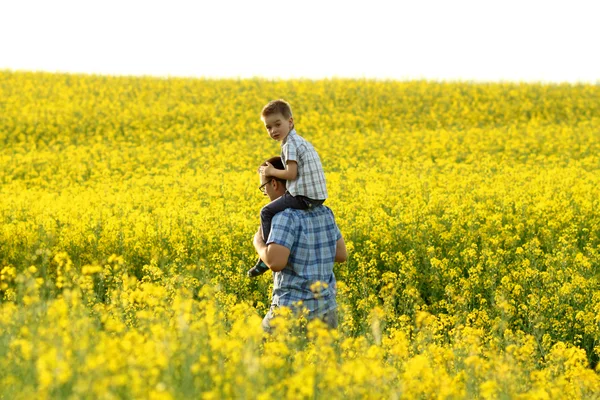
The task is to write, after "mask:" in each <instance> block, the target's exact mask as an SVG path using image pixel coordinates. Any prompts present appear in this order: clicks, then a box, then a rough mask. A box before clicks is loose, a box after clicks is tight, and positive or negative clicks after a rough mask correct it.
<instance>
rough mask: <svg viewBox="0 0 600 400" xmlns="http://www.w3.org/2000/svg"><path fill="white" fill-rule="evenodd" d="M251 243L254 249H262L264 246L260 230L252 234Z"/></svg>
mask: <svg viewBox="0 0 600 400" xmlns="http://www.w3.org/2000/svg"><path fill="white" fill-rule="evenodd" d="M252 243H253V244H254V247H255V248H256V249H257V250H258V249H259V248H262V247H263V246H266V244H265V241H264V240H263V238H262V233H261V229H259V230H258V231H257V232H256V233H255V234H254V239H253V240H252Z"/></svg>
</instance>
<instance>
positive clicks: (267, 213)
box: [260, 205, 275, 219]
mask: <svg viewBox="0 0 600 400" xmlns="http://www.w3.org/2000/svg"><path fill="white" fill-rule="evenodd" d="M273 215H275V213H273V211H271V209H270V208H269V206H268V205H267V206H264V207H263V208H261V209H260V217H261V218H262V219H267V218H270V217H273Z"/></svg>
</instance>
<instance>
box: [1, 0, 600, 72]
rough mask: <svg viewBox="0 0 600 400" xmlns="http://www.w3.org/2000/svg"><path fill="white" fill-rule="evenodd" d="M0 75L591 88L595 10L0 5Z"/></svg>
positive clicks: (430, 5)
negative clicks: (507, 83) (351, 79)
mask: <svg viewBox="0 0 600 400" xmlns="http://www.w3.org/2000/svg"><path fill="white" fill-rule="evenodd" d="M0 69H11V70H45V71H61V72H84V73H102V74H112V75H158V76H206V77H252V76H262V77H272V78H293V77H304V78H324V77H357V78H362V77H366V78H393V79H419V78H422V79H432V80H475V81H501V80H504V81H507V80H508V81H542V82H592V83H600V1H599V0H588V1H584V0H564V1H552V0H547V1H537V0H535V1H534V0H520V1H518V0H516V1H515V0H493V1H486V0H479V1H465V0H447V1H433V0H426V1H419V0H412V1H382V0H366V1H352V0H346V1H337V0H336V1H333V0H332V1H329V0H303V1H297V0H271V1H265V0H256V1H254V0H248V1H233V0H224V1H219V0H212V1H204V0H197V1H184V0H169V1H151V0H146V1H130V0H102V1H97V0H93V1H89V0H79V1H66V0H46V1H32V0H0Z"/></svg>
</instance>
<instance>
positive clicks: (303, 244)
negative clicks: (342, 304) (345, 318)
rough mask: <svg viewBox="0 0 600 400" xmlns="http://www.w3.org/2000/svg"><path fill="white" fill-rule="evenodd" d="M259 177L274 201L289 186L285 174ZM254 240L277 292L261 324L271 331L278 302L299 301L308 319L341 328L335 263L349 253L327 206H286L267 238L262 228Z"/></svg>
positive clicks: (278, 166) (281, 304)
mask: <svg viewBox="0 0 600 400" xmlns="http://www.w3.org/2000/svg"><path fill="white" fill-rule="evenodd" d="M267 162H268V163H270V164H271V165H273V166H274V167H275V168H276V169H284V166H283V163H282V162H281V158H280V157H273V158H271V159H270V160H268V161H267ZM267 162H265V163H264V164H263V165H262V166H266V165H267ZM260 183H261V185H260V189H261V191H262V192H263V193H264V194H265V195H266V196H268V197H269V199H270V200H271V201H272V200H275V199H276V198H278V197H279V196H282V195H283V194H284V193H285V191H286V182H285V181H284V180H282V179H278V178H274V177H271V176H264V175H260ZM253 244H254V247H255V248H256V251H257V252H258V255H259V256H260V258H261V259H262V260H263V261H264V262H265V264H266V265H267V266H268V267H269V268H270V269H271V270H272V271H273V281H274V283H273V298H272V301H271V309H270V310H269V312H268V313H267V315H266V316H265V318H264V319H263V323H262V326H263V329H264V330H265V331H266V332H270V331H271V320H272V319H273V317H274V312H275V311H276V309H277V308H278V307H289V308H292V309H294V308H295V307H297V304H298V302H302V307H305V308H306V309H307V310H308V315H307V317H308V319H313V318H321V319H322V320H323V321H324V322H325V323H326V324H327V325H328V326H329V327H330V328H337V324H338V321H337V303H336V301H335V295H336V280H335V275H334V273H333V264H334V262H344V261H346V258H347V257H348V253H347V251H346V244H345V243H344V239H343V238H342V235H341V233H340V230H339V228H338V227H337V225H336V223H335V219H334V217H333V213H332V212H331V210H330V209H329V207H326V206H323V205H321V206H318V207H315V208H312V209H309V210H295V209H291V208H288V209H286V210H284V211H282V212H280V213H278V214H276V215H275V216H274V217H273V220H272V227H271V233H270V235H269V237H268V238H267V241H266V242H265V241H264V240H263V238H262V235H261V232H260V230H259V231H258V232H257V233H256V234H255V235H254V242H253Z"/></svg>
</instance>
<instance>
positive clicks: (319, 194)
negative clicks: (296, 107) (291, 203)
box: [281, 129, 327, 200]
mask: <svg viewBox="0 0 600 400" xmlns="http://www.w3.org/2000/svg"><path fill="white" fill-rule="evenodd" d="M281 160H282V161H283V165H286V164H287V162H288V161H296V163H298V176H297V177H296V179H294V180H288V181H287V190H288V192H290V194H291V195H292V196H305V197H308V198H309V199H313V200H325V199H327V186H326V185H325V173H324V172H323V165H321V159H320V158H319V154H317V151H316V150H315V148H314V147H313V145H312V144H310V142H308V141H307V140H306V139H304V138H303V137H302V136H300V135H298V134H297V133H296V130H295V129H292V130H291V131H290V133H288V135H287V137H286V138H285V140H283V142H282V143H281Z"/></svg>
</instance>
